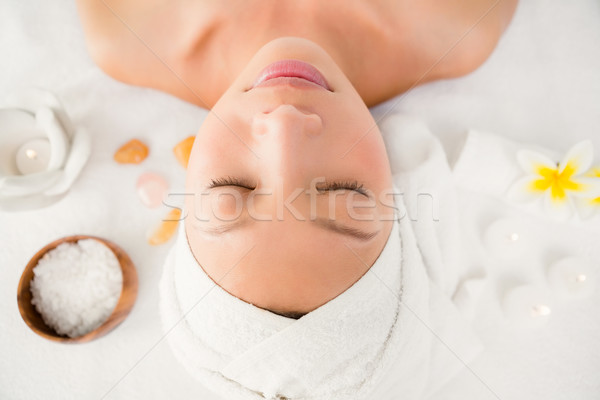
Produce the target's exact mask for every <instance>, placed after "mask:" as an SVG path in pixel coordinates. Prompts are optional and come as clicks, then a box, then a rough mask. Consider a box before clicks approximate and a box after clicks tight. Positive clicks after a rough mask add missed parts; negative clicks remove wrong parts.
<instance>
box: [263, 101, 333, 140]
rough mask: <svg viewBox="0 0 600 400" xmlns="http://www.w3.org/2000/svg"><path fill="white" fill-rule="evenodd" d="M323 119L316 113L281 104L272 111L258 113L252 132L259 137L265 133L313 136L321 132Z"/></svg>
mask: <svg viewBox="0 0 600 400" xmlns="http://www.w3.org/2000/svg"><path fill="white" fill-rule="evenodd" d="M322 128H323V121H322V120H321V118H320V117H319V116H318V115H317V114H312V113H307V112H304V111H301V110H299V109H298V108H296V107H294V106H293V105H290V104H282V105H280V106H279V107H277V108H275V109H274V110H273V111H270V112H265V113H259V114H257V115H256V116H255V117H254V120H253V124H252V133H253V134H254V135H255V136H257V137H260V136H261V135H265V134H273V135H294V136H299V137H298V139H301V136H304V135H307V136H315V135H318V134H319V133H321V130H322Z"/></svg>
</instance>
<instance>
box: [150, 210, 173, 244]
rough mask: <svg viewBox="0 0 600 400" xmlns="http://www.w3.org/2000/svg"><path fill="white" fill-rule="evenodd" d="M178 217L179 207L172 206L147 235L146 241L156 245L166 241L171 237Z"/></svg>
mask: <svg viewBox="0 0 600 400" xmlns="http://www.w3.org/2000/svg"><path fill="white" fill-rule="evenodd" d="M180 218H181V210H180V209H179V208H174V209H172V210H171V211H169V213H168V214H167V216H166V217H165V218H164V219H163V220H162V222H161V223H160V225H158V227H156V229H154V231H152V233H151V234H150V236H149V237H148V243H150V244H151V245H152V246H158V245H160V244H163V243H166V242H168V241H169V239H171V237H173V235H174V234H175V231H176V230H177V225H178V224H179V219H180Z"/></svg>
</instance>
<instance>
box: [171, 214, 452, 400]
mask: <svg viewBox="0 0 600 400" xmlns="http://www.w3.org/2000/svg"><path fill="white" fill-rule="evenodd" d="M401 215H402V214H401ZM401 238H402V241H401ZM430 293H431V292H430V290H429V281H428V278H427V275H426V273H425V269H424V268H423V265H422V261H421V257H420V254H419V252H418V250H417V247H416V243H415V240H414V236H413V235H412V232H411V229H410V222H409V221H406V220H402V219H401V220H399V221H395V222H394V224H393V228H392V231H391V233H390V236H389V239H388V241H387V243H386V245H385V247H384V249H383V251H382V253H381V254H380V256H379V257H378V259H377V260H376V261H375V263H374V264H373V266H372V267H371V268H370V270H369V271H368V272H367V273H365V274H364V275H363V276H362V277H361V278H360V279H359V280H358V281H357V282H355V283H354V284H353V285H352V286H351V287H350V288H348V289H347V290H346V291H344V292H343V293H342V294H340V295H339V296H337V297H336V298H334V299H333V300H331V301H329V302H327V303H325V304H324V305H322V306H320V307H319V308H317V309H315V310H314V311H312V312H310V313H308V314H306V315H304V316H303V317H301V318H300V319H298V320H295V319H291V318H287V317H284V316H280V315H277V314H274V313H272V312H269V311H267V310H264V309H261V308H258V307H256V306H253V305H252V304H249V303H246V302H244V301H242V300H240V299H238V298H236V297H235V296H233V295H231V294H229V293H228V292H226V291H225V290H223V289H222V288H221V287H219V286H218V285H216V284H215V283H214V282H213V281H212V280H211V278H210V277H209V276H207V274H206V273H205V272H204V270H203V269H202V268H201V267H200V266H199V265H198V263H197V262H196V260H195V259H194V256H193V254H192V252H191V250H190V246H189V245H188V243H187V239H186V236H185V231H184V229H183V224H182V227H181V229H180V232H179V236H178V238H177V243H176V244H175V245H174V247H173V249H172V250H171V252H170V254H169V256H168V259H167V262H166V265H165V269H164V272H163V278H162V280H161V288H160V294H161V300H160V307H161V316H162V319H163V325H164V329H165V331H168V332H169V333H168V336H167V339H168V342H169V344H170V345H171V347H172V350H173V352H174V354H175V356H176V357H177V359H178V360H179V361H180V363H181V364H182V365H183V366H184V367H185V368H186V369H187V371H188V372H189V373H190V374H191V375H193V376H194V377H196V378H197V379H198V380H199V381H201V382H202V383H203V384H204V385H205V386H207V387H208V388H209V389H210V390H212V391H214V392H216V393H218V394H219V395H221V396H223V398H226V399H248V400H250V399H265V398H266V399H306V400H309V399H315V400H316V399H322V400H325V399H327V400H338V399H360V398H364V397H365V396H367V395H368V394H369V393H371V392H372V391H373V389H374V388H375V386H376V385H377V384H378V383H380V382H381V381H382V378H383V377H384V376H386V375H389V374H390V371H391V369H392V364H394V363H396V364H398V361H400V365H395V366H394V368H393V375H394V377H395V379H394V382H395V383H394V389H393V390H394V392H395V391H396V390H401V391H402V392H401V393H403V394H404V395H407V396H408V397H406V398H415V397H414V395H419V394H420V393H421V392H422V391H423V388H424V386H425V385H426V383H427V377H428V375H429V363H430V350H431V347H432V346H431V344H432V335H424V333H423V323H427V321H429V314H430V313H429V305H430V301H429V300H430ZM407 307H408V308H409V309H410V311H409V310H408V309H407ZM442 311H444V312H446V311H447V310H446V309H443V310H442ZM415 315H418V318H415ZM424 321H425V322H424ZM402 374H405V375H404V376H403V375H402ZM399 393H400V392H399ZM411 395H413V397H411Z"/></svg>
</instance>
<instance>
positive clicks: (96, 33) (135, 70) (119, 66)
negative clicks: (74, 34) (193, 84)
mask: <svg viewBox="0 0 600 400" xmlns="http://www.w3.org/2000/svg"><path fill="white" fill-rule="evenodd" d="M171 4H172V5H173V3H171ZM172 5H171V6H169V3H168V2H165V1H164V0H118V1H117V0H77V8H78V11H79V15H80V18H81V23H82V26H83V30H84V34H85V39H86V44H87V48H88V52H89V54H90V56H91V58H92V60H93V61H94V62H95V63H96V64H97V65H98V66H99V67H100V68H101V69H102V70H103V71H104V72H105V73H106V74H108V75H109V76H111V77H113V78H115V79H117V80H120V81H123V82H127V83H131V84H134V85H141V84H143V83H145V82H144V81H145V80H146V77H147V76H152V75H154V74H156V73H162V72H164V71H163V70H164V69H165V65H163V64H164V63H161V59H162V60H166V59H169V58H170V57H171V52H172V48H173V47H172V46H170V45H173V43H172V42H169V40H168V39H167V38H168V37H172V35H173V34H174V33H176V32H174V31H173V30H174V28H175V27H176V26H177V21H176V17H177V16H176V14H175V10H176V8H175V7H173V6H172ZM166 31H168V32H169V34H168V35H166V34H165V32H166ZM155 76H157V75H155Z"/></svg>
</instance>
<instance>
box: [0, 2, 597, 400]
mask: <svg viewBox="0 0 600 400" xmlns="http://www.w3.org/2000/svg"><path fill="white" fill-rule="evenodd" d="M599 44H600V2H598V1H597V0H577V1H574V2H564V1H561V0H522V2H521V4H520V5H519V8H518V10H517V14H516V16H515V19H514V20H513V22H512V24H511V26H510V27H509V29H508V31H507V33H506V35H505V36H504V37H503V39H502V40H501V42H500V44H499V46H498V48H497V50H496V51H495V53H494V54H493V55H492V57H491V58H490V59H489V60H488V61H487V62H486V63H485V64H484V65H483V66H482V67H481V68H479V69H478V70H477V71H476V72H474V73H472V74H470V75H469V76H467V77H464V78H460V79H454V80H448V81H440V82H434V83H431V84H428V85H425V86H422V87H419V88H417V89H414V90H413V91H411V92H409V93H408V94H406V95H404V96H400V97H399V98H396V99H394V100H391V101H389V102H387V103H386V104H383V105H381V106H379V107H376V108H375V109H374V110H373V113H374V114H375V115H376V116H380V115H382V114H383V113H385V112H386V110H387V109H389V108H390V107H392V106H393V105H394V111H397V112H404V113H409V114H412V115H415V116H417V117H419V118H421V119H422V120H424V121H425V122H426V123H427V124H428V125H429V127H430V129H431V131H432V132H433V133H434V134H436V135H437V136H438V137H439V138H440V139H441V140H442V142H443V143H444V145H445V147H446V149H447V150H448V151H449V152H450V153H451V154H453V153H455V152H456V151H457V148H458V142H459V138H460V137H461V135H462V134H463V133H464V132H465V130H466V129H469V128H475V129H479V130H484V131H490V132H494V133H496V134H499V135H502V136H506V137H509V138H512V139H514V140H518V141H521V142H530V143H536V144H539V145H542V146H544V147H547V148H550V149H552V150H556V151H558V152H563V151H564V150H566V149H567V148H568V147H570V146H571V145H572V144H573V143H575V142H576V141H578V140H580V139H584V138H590V139H592V141H593V143H594V147H595V150H596V152H597V153H598V152H600V45H599ZM0 57H1V60H2V61H1V62H0V96H3V95H5V94H6V93H8V92H10V91H13V90H18V88H19V87H22V86H32V85H33V86H42V87H45V88H48V89H50V90H52V91H54V92H55V93H56V94H57V95H58V96H59V97H60V98H61V100H62V101H63V103H64V104H65V106H66V109H67V112H68V113H69V115H70V116H71V117H72V119H73V120H74V122H75V123H76V124H81V125H82V126H84V127H86V128H87V129H88V130H89V131H90V132H91V133H92V135H93V147H92V156H91V158H90V161H89V163H88V165H87V166H86V168H85V169H84V171H83V173H82V175H81V177H80V179H78V180H77V181H76V182H75V185H74V187H73V188H72V189H71V192H70V193H69V195H68V196H67V197H66V198H65V199H63V200H62V201H61V202H59V203H57V204H55V205H53V206H51V207H49V208H46V209H43V210H38V211H32V212H25V213H14V214H8V213H1V212H0V243H1V244H0V327H1V329H0V399H10V400H12V399H28V400H29V399H165V398H167V399H171V398H173V399H174V398H176V399H192V398H201V399H213V398H215V397H214V396H212V395H211V394H210V393H209V392H208V391H207V390H206V389H204V388H202V387H200V386H199V385H198V384H197V383H196V382H195V381H194V380H192V378H190V377H189V376H188V375H187V374H186V373H185V371H184V370H183V369H182V368H181V367H180V366H179V365H178V364H177V363H176V362H175V359H174V358H173V356H172V355H171V353H170V350H169V348H168V346H167V345H166V343H165V341H163V340H161V338H162V333H161V328H160V322H159V318H158V310H157V300H158V299H157V285H158V278H159V276H160V272H161V271H160V267H161V265H162V261H163V259H164V257H165V255H166V251H167V250H168V245H166V246H162V247H157V248H152V247H150V246H148V245H147V244H146V241H145V234H146V232H147V231H148V229H149V228H150V227H151V226H153V225H154V224H155V223H156V221H158V220H159V219H160V218H161V217H162V215H163V214H164V212H165V210H164V209H159V210H148V209H146V208H145V207H143V206H141V203H140V202H139V200H138V199H137V197H136V195H135V182H136V179H137V178H138V176H139V175H140V174H141V173H142V172H145V171H154V172H159V173H161V174H162V175H164V176H165V177H167V178H168V179H169V181H170V182H171V188H172V190H173V191H175V192H176V191H178V190H180V189H181V188H182V187H183V186H182V185H183V178H184V170H183V169H182V168H181V167H180V166H179V165H178V164H177V162H176V161H175V159H174V157H173V156H172V153H171V149H172V147H173V146H174V145H175V144H176V143H177V142H178V141H180V140H181V139H183V138H185V137H187V136H189V135H191V134H194V133H195V131H196V130H197V128H198V126H199V125H200V123H201V121H202V119H203V117H204V115H205V113H206V112H205V111H204V110H202V109H199V108H197V107H194V106H191V105H189V104H186V103H184V102H182V101H180V100H177V99H175V98H172V97H171V96H168V95H165V94H163V93H160V92H157V91H154V90H150V89H143V88H135V87H129V86H126V85H123V84H120V83H118V82H115V81H113V80H111V79H110V78H107V77H106V76H104V75H103V74H102V73H101V72H100V71H99V70H98V69H97V68H96V67H95V66H94V65H93V63H92V62H91V60H90V59H89V57H88V55H87V52H86V49H85V45H84V42H83V37H82V33H81V27H80V23H79V21H78V18H77V14H76V10H75V5H74V4H73V2H72V1H67V0H60V1H59V0H55V1H52V2H41V1H37V2H36V1H32V0H27V1H26V0H23V1H17V0H8V1H2V2H1V3H0ZM133 137H137V138H140V139H142V140H144V141H145V142H146V143H148V145H149V146H150V151H151V153H150V156H149V158H148V159H147V160H146V161H145V162H144V163H142V164H140V165H137V166H121V165H116V164H115V163H114V162H113V161H112V154H113V152H114V151H115V149H116V148H118V147H119V146H120V145H121V144H122V143H123V142H125V141H127V140H129V139H130V138H133ZM599 158H600V157H597V159H599ZM86 233H87V234H93V235H97V236H102V237H106V238H108V239H110V240H112V241H114V242H116V243H118V244H119V245H120V246H122V247H123V248H124V249H125V250H126V251H127V252H128V253H129V254H130V256H131V257H132V259H133V261H134V262H135V264H136V266H137V271H138V276H139V280H140V285H139V293H138V300H137V303H136V305H135V307H134V309H133V311H132V313H131V314H130V316H129V317H128V318H127V319H126V320H125V322H124V323H123V324H122V325H120V326H119V327H118V328H117V329H116V330H115V331H113V332H112V333H111V334H110V335H108V336H106V337H104V338H102V339H99V340H97V341H94V342H91V343H89V344H83V345H72V346H69V345H59V344H55V343H51V342H49V341H46V340H44V339H42V338H40V337H38V336H37V335H35V334H34V333H32V332H31V331H30V330H29V328H27V327H26V326H25V324H24V323H23V321H22V320H21V317H20V315H19V312H18V308H17V304H16V289H17V284H18V281H19V278H20V275H21V272H22V270H23V268H24V266H25V264H26V263H27V261H28V260H29V258H30V257H31V256H32V255H33V254H34V253H35V252H36V251H37V250H38V249H40V248H41V247H43V246H44V245H45V244H46V243H48V242H50V241H52V240H54V239H56V238H58V237H62V236H67V235H72V234H86ZM540 279H541V278H540ZM598 304H600V294H598V292H596V293H595V294H594V296H592V297H591V298H589V299H588V300H586V301H580V302H575V303H573V304H570V305H569V306H568V308H565V309H564V310H566V311H563V312H562V313H560V314H559V315H556V316H553V319H552V321H551V323H550V324H549V325H548V326H546V327H544V328H542V329H541V330H537V331H534V332H525V333H521V334H514V335H512V336H506V335H498V336H497V337H493V330H491V329H487V330H486V329H483V331H485V332H488V334H489V335H490V336H489V337H487V338H486V339H487V340H486V342H487V343H488V344H489V346H488V349H487V350H486V352H485V353H484V354H483V355H482V356H481V357H480V358H479V359H478V360H476V361H475V362H474V363H472V364H471V365H470V369H471V370H472V371H474V372H475V373H476V374H477V375H478V376H479V378H480V379H476V378H474V376H473V374H472V373H471V371H469V370H467V369H465V370H464V372H463V373H462V374H461V375H459V376H458V377H457V378H456V379H454V380H453V381H452V382H451V383H450V384H449V385H448V386H447V387H446V389H445V390H444V391H443V392H442V393H440V394H439V395H438V396H437V397H435V398H436V399H454V398H456V399H459V398H460V399H478V400H479V399H488V398H489V399H498V398H499V399H501V400H508V399H552V400H558V399H569V400H570V399H578V400H586V399H589V400H592V399H598V398H600V372H598V371H600V344H599V343H598V337H599V335H600V311H599V309H598ZM479 323H480V325H481V324H483V325H485V318H483V319H482V321H479ZM482 382H484V383H482ZM486 386H487V387H486ZM488 387H489V388H491V390H489V388H488ZM493 393H495V394H493Z"/></svg>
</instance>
